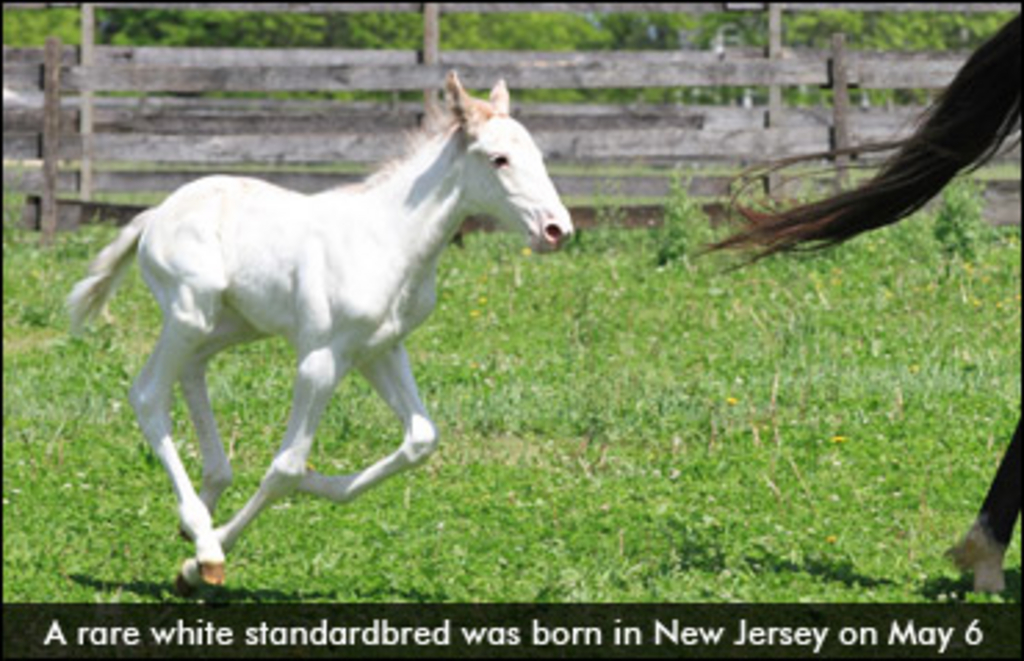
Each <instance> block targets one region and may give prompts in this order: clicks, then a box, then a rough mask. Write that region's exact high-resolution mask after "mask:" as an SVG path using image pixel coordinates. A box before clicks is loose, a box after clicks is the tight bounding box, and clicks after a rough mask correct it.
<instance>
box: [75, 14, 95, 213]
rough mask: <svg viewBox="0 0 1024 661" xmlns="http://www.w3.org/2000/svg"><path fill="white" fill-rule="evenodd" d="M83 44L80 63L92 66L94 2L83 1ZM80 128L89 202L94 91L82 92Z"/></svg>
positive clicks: (82, 189) (82, 188)
mask: <svg viewBox="0 0 1024 661" xmlns="http://www.w3.org/2000/svg"><path fill="white" fill-rule="evenodd" d="M81 12H82V46H81V50H80V51H79V60H78V63H79V64H80V65H81V66H83V67H91V66H93V64H95V62H96V58H95V54H94V46H95V41H96V8H95V7H93V5H92V3H89V2H84V3H82V10H81ZM78 101H79V115H78V117H79V120H78V130H79V133H81V134H82V158H81V160H80V161H79V177H78V195H79V198H80V199H82V200H84V201H86V202H88V201H89V200H91V199H92V186H93V184H92V152H93V138H92V131H93V92H92V90H88V91H84V92H82V93H81V94H80V95H79V97H78Z"/></svg>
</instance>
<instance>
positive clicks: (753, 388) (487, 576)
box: [3, 196, 1021, 602]
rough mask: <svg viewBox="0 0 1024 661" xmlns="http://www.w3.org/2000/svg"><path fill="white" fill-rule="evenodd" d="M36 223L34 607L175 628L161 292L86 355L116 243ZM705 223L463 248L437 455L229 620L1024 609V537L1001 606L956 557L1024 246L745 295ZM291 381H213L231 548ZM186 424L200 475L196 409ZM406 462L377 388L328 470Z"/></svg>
mask: <svg viewBox="0 0 1024 661" xmlns="http://www.w3.org/2000/svg"><path fill="white" fill-rule="evenodd" d="M6 197H7V196H5V230H4V243H3V247H4V266H3V268H4V315H3V325H4V383H3V385H4V470H3V484H4V487H3V492H4V495H3V498H4V505H3V512H4V517H3V519H4V601H5V602H10V601H84V602H94V601H100V602H109V601H115V602H135V601H159V600H171V599H175V598H176V597H174V596H173V595H172V593H171V586H172V579H173V577H174V575H175V573H176V572H177V570H178V567H179V565H180V563H181V561H182V560H183V559H184V558H185V557H187V556H188V555H190V554H191V552H192V549H191V548H190V546H189V545H187V544H186V543H185V542H183V541H181V540H180V539H179V538H178V535H177V520H176V508H175V507H174V503H173V497H172V494H171V490H170V487H169V481H168V479H167V477H166V475H165V474H164V472H163V470H162V469H161V467H160V466H159V464H158V462H157V461H156V460H155V459H154V457H153V455H152V452H151V451H150V449H149V448H148V446H147V445H146V444H145V442H144V440H143V437H142V435H141V433H140V431H139V429H138V426H137V424H136V422H135V419H134V414H133V412H132V410H131V407H130V406H129V405H128V403H127V401H126V397H125V394H126V392H127V390H128V387H129V385H130V383H131V381H132V379H133V378H134V376H135V374H136V373H137V372H138V370H139V369H140V367H141V365H142V363H143V361H144V360H145V358H146V356H147V354H148V351H149V350H150V348H151V346H152V344H153V342H154V339H155V337H156V333H157V331H158V328H159V323H158V314H157V309H156V306H155V303H154V302H153V301H152V299H151V297H150V296H149V293H148V291H147V290H146V288H145V287H144V285H143V284H142V282H141V279H140V278H139V277H138V275H137V274H133V275H132V276H131V277H130V278H129V279H128V280H127V281H126V283H125V285H124V287H123V288H122V290H121V291H120V292H119V295H118V296H117V297H116V298H115V299H114V302H113V305H112V310H111V312H112V315H113V322H112V323H100V324H99V325H98V326H97V327H96V328H94V329H93V330H91V331H90V332H89V333H88V334H86V335H85V336H84V337H82V338H72V337H70V336H69V335H68V333H67V320H66V318H65V315H64V313H63V309H62V305H63V299H64V297H65V296H66V295H67V293H68V291H69V290H70V288H71V286H72V285H73V283H74V282H75V281H77V280H78V279H79V278H81V277H82V276H83V275H84V274H85V272H86V267H87V265H88V262H89V261H90V260H91V259H92V258H93V257H94V256H95V254H96V253H97V252H98V251H99V250H100V248H102V246H104V245H105V244H106V243H107V242H108V241H109V240H110V239H111V238H112V236H113V231H112V230H110V229H109V228H103V227H92V228H87V229H84V230H82V231H80V232H78V233H76V234H71V235H63V236H61V237H59V240H58V242H57V244H56V245H55V246H53V247H52V248H49V249H40V248H38V247H37V240H38V239H37V236H35V235H30V234H27V233H24V232H22V231H20V230H17V229H12V228H11V225H10V223H9V222H8V221H7V220H6V218H7V216H8V214H7V210H6V207H7V206H8V200H7V199H6ZM685 221H686V219H681V220H678V221H677V222H685ZM691 222H692V225H690V226H685V227H679V226H676V227H674V228H670V229H667V230H665V231H663V232H642V231H633V232H629V231H612V230H608V231H592V232H587V233H585V234H584V235H583V236H582V237H580V239H579V240H577V241H576V242H575V243H574V244H573V245H572V246H570V248H569V249H568V250H566V251H564V252H562V253H560V254H556V255H551V256H545V257H539V256H537V255H525V254H523V251H522V246H521V244H520V243H519V242H518V241H517V239H516V238H515V237H511V236H506V235H471V236H469V237H467V239H466V248H465V249H464V250H460V249H457V248H452V249H450V250H449V251H448V252H447V253H446V256H445V258H444V259H443V261H442V265H441V271H440V275H439V282H438V284H439V293H440V299H439V305H438V308H437V310H436V312H435V313H434V315H433V316H432V317H431V318H430V319H429V320H428V322H427V323H426V324H425V325H424V327H423V328H421V329H420V330H419V331H417V332H416V333H414V334H413V336H412V337H411V338H410V339H409V341H408V347H409V351H410V355H411V358H412V362H413V369H414V372H415V373H416V375H417V379H418V382H419V385H420V391H421V394H422V395H423V397H424V399H425V401H426V403H427V405H428V408H429V410H430V411H431V413H432V416H433V418H434V420H435V422H436V423H437V425H438V427H439V428H440V430H441V433H442V443H441V448H440V450H439V451H438V453H437V454H436V455H434V456H433V457H432V458H431V460H430V461H429V462H428V464H427V465H426V466H424V467H422V468H421V469H419V470H417V471H413V472H411V473H407V474H405V475H401V476H398V477H396V478H393V479H391V480H389V481H388V482H386V483H384V484H383V485H382V486H380V487H379V488H377V489H376V490H374V491H371V492H370V493H368V494H367V495H365V496H364V497H363V498H361V499H360V500H358V501H356V502H355V503H352V504H350V505H347V506H336V505H333V504H330V503H328V502H325V501H318V500H314V499H311V498H308V497H294V498H290V499H288V500H287V501H285V502H282V503H281V504H278V505H277V506H275V507H273V508H272V509H270V510H268V511H267V512H265V513H264V514H263V515H262V516H261V517H260V518H259V519H258V520H257V521H256V523H255V524H254V525H253V526H252V527H251V528H250V529H249V531H247V533H246V535H245V536H244V537H243V538H242V540H241V541H240V542H239V544H238V545H237V547H236V548H235V549H234V551H233V552H232V553H231V554H230V555H229V557H228V566H227V570H228V584H227V587H225V588H224V589H223V590H207V591H205V592H204V593H203V594H202V597H203V598H206V599H215V600H232V601H293V600H310V601H333V600H338V601H375V602H376V601H381V602H394V601H473V602H489V601H497V602H532V601H548V602H562V601H569V602H578V601H588V602H591V601H592V602H619V601H642V602H647V601H755V602H797V601H815V602H848V601H865V602H904V601H912V602H914V601H926V602H927V601H943V600H958V599H969V600H975V601H1004V600H1005V601H1012V602H1019V601H1020V594H1021V582H1020V547H1019V534H1018V535H1016V536H1015V541H1014V543H1013V546H1012V548H1011V549H1010V551H1009V553H1008V555H1007V557H1008V558H1009V560H1008V568H1009V571H1008V579H1009V588H1008V590H1007V591H1006V592H1005V593H1004V594H1002V595H999V596H984V595H965V592H966V590H967V589H968V588H969V586H970V581H969V579H968V578H966V577H961V576H960V575H959V574H958V573H957V572H956V571H955V570H954V569H953V568H952V566H951V565H950V564H949V563H948V562H947V561H946V560H945V559H944V558H943V552H944V551H945V549H946V548H947V547H949V546H950V545H951V544H952V543H953V542H955V541H956V540H957V539H958V537H959V536H960V535H961V534H962V533H963V532H964V531H965V530H966V528H967V527H968V525H969V524H970V523H971V521H972V520H973V518H974V515H975V513H976V511H977V507H978V506H979V505H980V502H981V499H982V497H983V495H984V492H985V489H986V488H987V486H988V483H989V480H990V479H991V477H992V475H993V474H994V471H995V468H996V465H997V463H998V461H999V458H1000V456H1001V454H1002V451H1003V449H1004V447H1005V444H1006V442H1007V440H1008V437H1009V434H1010V432H1011V431H1012V427H1013V425H1014V424H1015V423H1016V419H1017V416H1018V415H1019V411H1020V397H1021V392H1020V391H1021V381H1020V359H1021V355H1020V354H1021V312H1020V305H1021V304H1020V289H1021V247H1020V235H1019V231H1017V230H1013V231H1010V232H1006V231H1004V232H1001V233H998V234H994V235H993V234H990V235H987V237H986V238H985V239H984V241H982V243H981V244H980V245H978V246H977V255H978V257H977V263H976V264H967V263H963V262H960V261H954V262H952V263H951V264H949V265H947V264H946V262H945V261H944V259H945V258H944V257H943V256H942V252H941V250H940V249H939V246H938V244H937V242H936V239H935V238H934V237H933V232H932V224H933V221H932V219H931V218H929V217H919V218H917V219H915V220H913V221H908V222H906V223H903V224H901V225H899V226H896V227H894V228H891V229H889V230H886V231H884V232H880V233H876V234H874V235H871V236H867V237H864V238H862V239H860V240H858V241H856V242H854V243H853V244H852V245H848V246H845V247H843V248H841V249H839V250H836V251H833V252H829V253H827V254H822V255H818V256H815V257H811V258H786V259H775V260H769V261H767V262H764V263H761V264H759V265H757V266H754V267H750V268H746V269H742V270H737V271H727V270H726V269H725V266H726V263H725V262H723V261H721V260H719V259H718V258H716V257H711V258H704V259H693V256H692V254H691V252H689V251H692V248H688V247H687V246H692V245H693V243H694V241H693V240H687V235H686V232H688V231H690V230H688V229H687V227H696V225H697V224H699V223H700V222H702V221H701V220H700V219H696V218H694V219H691ZM680 233H682V234H680ZM701 236H704V234H703V233H701V232H698V231H696V230H693V234H691V235H689V237H690V239H693V238H695V237H696V238H699V237H701ZM666 241H668V242H670V243H671V244H672V246H675V248H674V249H673V250H670V251H668V252H667V254H669V255H670V259H668V260H665V261H666V264H665V266H663V267H658V266H657V265H656V263H657V257H658V256H659V254H662V255H664V254H666V251H665V250H664V249H663V248H664V244H665V242H666ZM679 246H682V247H681V248H680V247H679ZM659 251H660V252H659ZM947 266H948V267H947ZM292 376H293V358H292V355H291V353H290V350H289V348H288V347H287V346H286V345H285V344H284V343H282V342H280V341H269V342H263V343H259V344H255V345H250V346H247V347H243V348H240V349H238V350H235V351H232V352H229V353H228V354H226V355H224V356H223V357H221V358H218V359H217V361H215V363H214V365H213V367H212V369H211V383H210V387H211V395H212V399H213V401H214V407H215V410H216V413H217V416H218V420H219V422H220V426H221V432H222V435H223V437H224V439H225V442H226V443H227V444H228V445H229V446H230V448H231V456H232V460H233V465H234V468H235V476H236V478H235V484H234V486H233V487H232V488H231V490H229V491H228V493H227V495H226V496H225V498H224V500H223V501H222V506H221V507H222V509H221V511H220V512H218V517H217V518H218V520H219V521H223V520H224V518H225V516H227V515H228V514H229V513H230V512H233V511H234V510H235V509H236V508H238V507H239V506H240V505H241V504H242V503H243V502H244V501H245V499H246V498H248V496H249V495H250V494H251V493H252V491H253V490H254V489H255V488H256V486H257V484H258V483H259V480H260V478H261V477H262V475H263V473H264V471H265V470H266V467H267V466H268V464H269V461H270V459H271V457H272V455H273V453H274V451H275V450H276V448H277V445H278V443H279V440H280V437H281V434H282V433H283V430H284V424H285V420H286V416H287V412H288V406H289V403H290V388H291V380H292ZM174 415H175V424H176V431H177V437H178V439H179V441H180V446H181V448H182V454H183V456H184V458H185V461H186V464H187V465H188V467H189V469H190V470H191V471H192V474H193V476H196V475H198V470H199V465H198V461H197V458H198V451H197V448H196V444H195V441H194V438H193V431H192V428H191V424H190V423H189V422H188V416H187V414H186V412H185V409H184V404H183V403H182V402H181V401H180V397H179V398H178V401H177V402H176V408H175V413H174ZM399 441H400V429H399V427H398V425H397V423H396V422H395V421H394V420H393V417H392V415H391V413H390V412H389V411H388V410H387V408H386V407H385V406H384V405H383V403H381V402H380V401H379V400H378V399H376V398H375V397H374V396H373V395H372V393H371V391H370V389H369V387H368V386H367V385H366V384H365V383H364V382H362V381H361V380H360V379H359V378H358V377H357V376H353V377H351V378H349V379H346V381H345V382H343V383H342V385H341V387H340V388H339V390H338V392H337V393H336V395H335V398H334V400H333V401H332V404H331V406H330V408H329V411H328V413H327V415H326V416H325V418H324V420H323V422H322V423H321V425H320V428H319V430H318V434H317V443H316V446H315V450H314V453H313V456H312V458H311V463H312V464H313V465H314V466H315V467H316V468H317V469H318V470H320V471H321V472H324V473H341V472H349V471H352V470H356V469H358V468H361V467H363V466H365V465H367V464H369V463H370V462H372V461H374V460H376V459H378V458H380V457H381V456H383V455H384V454H385V453H387V452H389V451H391V450H392V449H393V448H395V447H396V446H397V445H398V443H399Z"/></svg>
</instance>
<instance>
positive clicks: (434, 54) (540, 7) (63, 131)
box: [3, 3, 1019, 231]
mask: <svg viewBox="0 0 1024 661" xmlns="http://www.w3.org/2000/svg"><path fill="white" fill-rule="evenodd" d="M55 6H70V7H81V15H82V36H83V38H82V46H81V47H80V48H79V47H74V48H72V47H61V46H60V45H59V44H58V43H57V42H56V41H54V40H51V41H49V42H48V44H47V48H46V49H43V50H38V49H13V48H7V47H6V46H5V47H4V61H3V66H4V86H5V104H4V138H3V140H4V146H3V151H4V162H5V165H4V185H5V187H18V188H21V189H23V190H31V191H42V192H43V195H42V202H41V204H40V208H41V210H42V216H43V220H42V221H41V225H42V227H43V228H44V229H46V230H48V231H52V230H53V228H55V227H56V220H57V203H56V195H57V192H58V191H62V192H70V193H74V194H76V195H77V197H79V198H80V199H82V200H89V199H91V198H92V196H93V194H94V193H95V192H99V193H111V192H119V193H120V192H149V191H169V190H173V189H174V188H176V187H177V186H180V185H181V184H183V183H185V182H186V181H189V180H191V179H193V178H195V177H197V176H200V175H201V174H202V173H203V172H204V171H210V170H211V169H220V170H223V169H231V168H236V167H239V166H246V171H247V172H248V173H250V174H252V175H253V176H259V177H263V178H266V179H268V180H271V181H274V182H276V183H279V184H281V185H284V186H288V187H291V188H295V189H299V190H305V191H313V190H320V189H323V188H327V187H330V186H332V185H337V184H338V183H344V182H346V181H350V180H353V179H357V178H361V176H362V171H364V170H365V168H362V169H359V168H356V169H355V170H352V171H351V173H350V174H341V175H339V174H338V173H337V172H336V171H326V169H325V168H324V167H323V166H326V165H331V166H333V165H337V164H339V163H347V164H362V165H365V164H369V163H376V162H380V161H383V160H386V159H388V158H391V157H394V156H395V155H397V154H398V153H399V152H400V151H401V149H402V148H403V145H404V143H405V135H406V134H407V133H408V132H409V131H410V130H413V129H415V127H416V126H417V125H418V124H419V122H420V121H421V118H422V116H423V113H424V104H423V103H409V102H404V103H399V102H394V103H370V102H358V103H357V102H326V101H323V102H310V101H305V102H303V101H293V100H288V101H283V100H276V99H272V98H268V97H262V98H256V99H248V98H203V97H202V96H199V95H202V94H205V93H210V92H259V93H263V94H267V93H276V92H305V91H316V92H324V91H339V92H340V91H345V92H349V91H352V92H365V91H389V92H399V91H419V90H424V91H425V92H426V102H427V103H431V102H433V101H432V100H433V99H435V98H436V90H438V89H440V87H441V84H442V81H443V78H444V74H445V72H446V71H447V70H448V69H452V68H454V69H457V70H458V71H459V74H460V77H461V78H462V79H463V80H464V81H465V83H466V85H467V86H468V87H475V88H489V87H490V86H491V85H492V84H493V83H494V82H495V81H496V80H498V79H499V78H504V79H505V80H506V81H507V82H508V84H509V86H510V87H511V88H512V90H513V101H515V92H516V90H522V89H600V88H645V87H666V88H684V87H685V88H688V87H696V88H702V87H722V86H729V87H739V88H767V89H768V91H769V94H768V99H769V101H768V104H767V105H766V106H762V107H732V106H688V105H684V104H682V103H678V104H663V105H637V104H633V105H594V104H579V105H568V104H565V105H560V104H526V105H524V104H518V105H517V104H515V103H514V114H516V115H517V116H518V117H519V118H520V119H521V120H522V121H523V122H524V123H525V124H526V125H527V127H528V128H529V129H530V130H531V132H532V133H533V134H534V136H535V138H536V140H537V142H538V144H539V145H540V146H541V148H542V149H543V150H544V151H545V154H546V156H547V158H548V159H549V161H551V162H552V163H554V164H555V167H554V168H553V169H554V170H555V172H556V176H555V183H556V185H557V186H558V187H559V190H560V191H562V194H563V195H566V196H570V197H582V196H592V195H594V193H595V192H601V191H603V192H604V194H606V195H615V196H617V197H626V198H651V197H662V196H664V195H665V194H666V192H667V190H668V186H669V178H668V177H667V176H663V175H652V174H650V173H649V171H648V174H645V175H642V176H629V174H628V173H624V172H623V171H622V170H621V168H616V170H615V171H614V173H613V174H601V172H609V170H607V169H603V170H599V171H598V172H599V173H598V174H597V175H593V174H588V173H587V172H588V170H586V169H583V170H577V169H575V168H574V169H573V170H572V172H583V174H579V173H577V174H568V173H567V172H570V170H562V172H565V173H563V174H557V173H558V172H559V167H558V166H559V165H561V164H575V165H584V166H586V165H606V164H614V165H616V166H622V165H624V164H647V165H660V166H675V165H678V164H681V163H694V162H696V163H709V162H724V163H730V164H747V163H751V162H758V161H764V160H768V159H771V158H777V157H780V156H789V155H797V154H808V153H816V152H821V151H825V150H827V149H829V148H831V147H834V146H839V145H847V144H858V143H865V142H873V141H879V140H887V139H892V138H893V137H896V136H899V135H901V134H902V133H904V132H906V131H907V130H908V129H910V128H911V127H912V124H913V118H914V117H915V116H916V115H917V114H918V113H919V112H920V108H892V109H881V108H871V109H862V108H851V107H850V104H849V102H848V90H849V89H850V88H859V89H908V88H913V89H926V90H937V89H939V88H941V87H944V86H945V85H946V84H947V83H948V82H949V80H950V79H951V78H952V76H953V75H954V73H955V72H956V70H957V69H958V68H959V67H960V65H961V64H962V62H963V60H964V59H965V57H966V54H964V53H945V52H944V53H873V52H855V51H847V49H846V46H845V41H844V40H843V39H842V38H841V36H838V37H837V38H835V39H834V40H833V43H832V48H831V49H830V50H828V51H809V50H808V51H802V50H792V49H784V48H783V44H782V20H781V17H782V14H783V12H787V11H806V10H815V9H822V8H830V9H835V8H849V9H854V10H859V11H883V10H884V11H922V10H927V11H934V10H941V11H1014V10H1019V5H1017V4H1011V3H988V4H973V5H971V4H961V5H945V4H943V5H936V4H934V3H933V4H917V3H914V4H900V3H861V4H858V3H851V4H850V5H848V6H847V5H842V4H841V3H840V4H838V5H837V4H830V5H816V4H813V3H810V4H804V3H792V4H790V3H768V4H765V3H689V4H683V3H678V4H677V3H647V4H645V3H641V4H633V3H631V4H618V3H606V4H559V3H541V4H531V5H520V4H502V3H493V4H456V3H427V4H425V5H424V4H373V3H364V4H351V3H349V4H337V5H336V4H316V3H309V4H294V3H292V4H256V5H254V4H245V3H206V4H195V5H194V6H193V5H189V4H187V3H186V4H169V5H166V6H164V5H160V4H159V3H87V4H82V5H76V4H62V3H48V4H45V5H43V4H41V3H7V4H5V5H4V9H5V10H7V9H9V8H29V7H32V8H41V7H55ZM115 6H116V7H118V8H132V7H137V8H147V9H153V8H164V9H220V10H247V11H309V12H354V11H355V12H358V11H389V12H390V11H404V12H420V13H421V14H422V16H423V20H424V27H425V29H424V47H423V49H422V50H421V51H411V50H410V51H405V50H327V49H300V48H294V49H243V48H230V49H229V48H152V47H122V46H117V47H114V46H100V45H95V44H94V43H93V42H94V38H93V34H94V25H93V24H94V22H95V11H96V9H102V8H108V7H115ZM525 9H529V10H530V11H564V12H604V11H629V12H637V11H644V12H655V11H660V12H665V11H673V12H710V11H719V12H720V11H742V12H750V11H766V12H768V14H769V20H768V21H767V23H768V25H769V26H770V38H769V47H768V48H767V49H766V50H760V49H758V50H753V49H745V48H727V49H724V50H721V51H719V52H700V51H690V50H686V51H645V52H583V53H580V52H570V53H564V52H534V51H530V52H521V51H516V52H505V51H473V52H464V51H441V50H440V48H439V39H440V38H439V19H438V15H439V14H440V13H450V12H466V11H469V12H514V11H524V10H525ZM789 86H815V87H821V88H827V89H832V91H833V97H834V99H835V101H836V102H835V103H833V105H832V106H831V107H828V108H786V107H784V106H783V102H782V98H783V97H782V94H781V90H782V89H783V88H785V87H789ZM8 90H10V91H11V93H12V94H13V95H14V96H17V95H22V97H23V98H27V99H28V100H27V101H23V102H22V103H20V104H17V103H15V104H9V103H8V99H7V96H8ZM124 92H129V93H133V96H129V97H126V96H124V95H120V96H117V95H115V96H110V95H109V93H124ZM1015 157H1016V158H1017V159H1019V151H1018V152H1017V153H1016V156H1015ZM39 162H41V164H42V166H41V167H39V166H36V165H34V164H35V163H39ZM11 163H19V164H20V166H19V167H9V165H10V164H11ZM143 164H148V165H143ZM254 164H257V167H256V169H253V165H254ZM157 166H159V167H157ZM310 166H320V167H319V170H318V169H317V167H312V168H311V167H310ZM264 168H265V169H264ZM331 170H336V168H331ZM727 181H728V178H727V177H714V176H706V177H702V176H696V177H694V178H692V179H691V181H690V184H689V185H690V187H691V193H694V194H696V195H702V196H716V195H722V194H724V193H725V192H726V186H727ZM1011 188H1012V190H1011V191H1010V192H1009V194H1010V195H1014V194H1015V195H1017V197H1018V199H1019V184H1018V185H1016V186H1014V187H1011ZM1016 206H1017V208H1018V211H1017V216H1018V219H1019V202H1018V203H1017V205H1016Z"/></svg>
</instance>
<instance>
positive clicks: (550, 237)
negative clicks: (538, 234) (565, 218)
mask: <svg viewBox="0 0 1024 661" xmlns="http://www.w3.org/2000/svg"><path fill="white" fill-rule="evenodd" d="M563 237H565V232H563V231H562V228H561V227H559V226H558V225H556V224H555V223H546V224H545V225H544V238H545V239H547V241H548V243H550V244H551V245H552V246H556V247H557V246H558V244H559V243H560V242H561V241H562V238H563Z"/></svg>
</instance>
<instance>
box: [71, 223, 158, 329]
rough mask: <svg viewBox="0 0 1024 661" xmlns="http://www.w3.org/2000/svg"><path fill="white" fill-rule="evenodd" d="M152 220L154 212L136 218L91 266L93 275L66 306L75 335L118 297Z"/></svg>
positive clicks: (80, 282) (75, 289)
mask: <svg viewBox="0 0 1024 661" xmlns="http://www.w3.org/2000/svg"><path fill="white" fill-rule="evenodd" d="M151 217H152V210H150V211H144V212H142V213H140V214H139V215H138V216H135V218H134V219H132V222H130V223H129V224H128V225H126V226H125V227H124V229H122V230H121V233H120V234H118V235H117V238H116V239H114V240H113V241H111V242H110V243H109V244H108V245H107V247H106V248H104V249H103V250H102V251H100V254H99V255H97V256H96V259H94V260H93V262H92V264H90V265H89V275H88V276H87V277H85V278H83V279H82V280H80V281H79V282H78V284H76V285H75V287H74V289H72V290H71V294H70V295H69V296H68V300H67V303H66V305H67V309H68V313H69V314H70V315H71V332H72V333H74V334H76V335H77V334H78V333H80V332H81V331H82V329H83V328H84V327H85V326H86V325H87V324H88V323H89V322H90V321H92V320H93V319H94V318H95V317H96V315H98V314H99V313H100V311H101V310H102V309H103V307H104V306H105V305H106V304H107V301H108V300H110V297H111V296H113V295H114V290H116V289H117V286H118V285H119V284H121V279H122V278H124V275H125V273H127V272H128V268H129V267H130V266H131V265H132V261H133V260H134V258H135V248H136V246H138V244H139V237H140V236H141V235H142V230H143V229H144V228H145V227H146V223H147V221H148V220H149V218H151Z"/></svg>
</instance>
